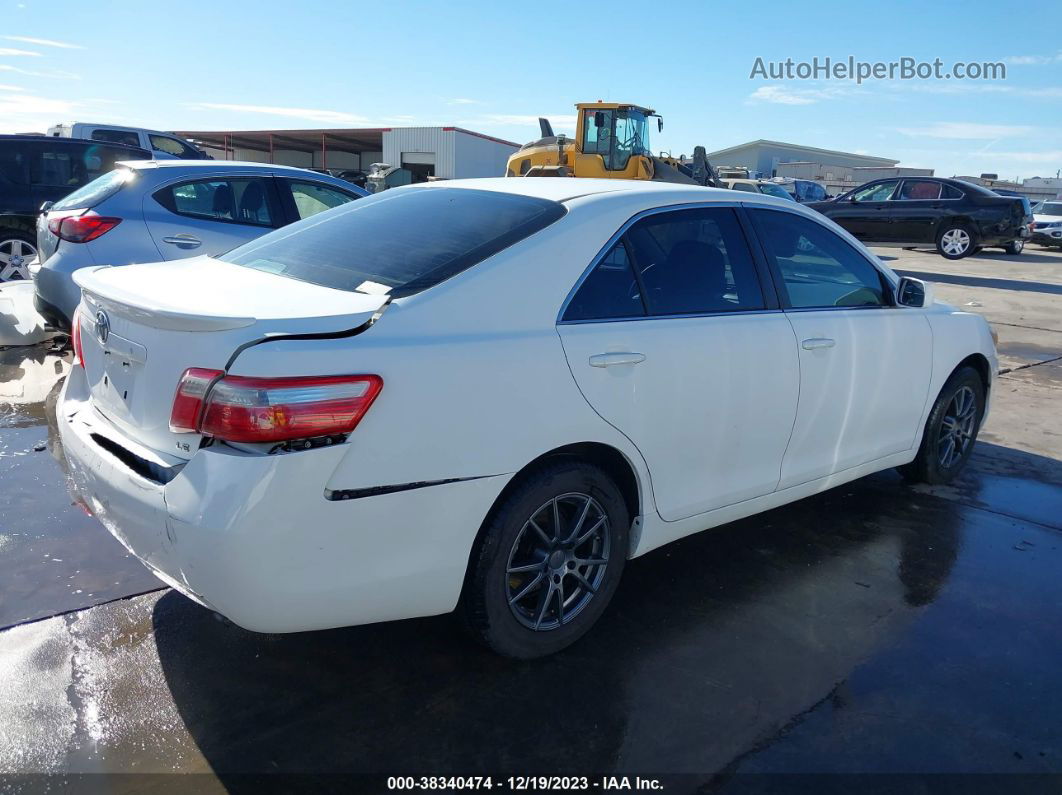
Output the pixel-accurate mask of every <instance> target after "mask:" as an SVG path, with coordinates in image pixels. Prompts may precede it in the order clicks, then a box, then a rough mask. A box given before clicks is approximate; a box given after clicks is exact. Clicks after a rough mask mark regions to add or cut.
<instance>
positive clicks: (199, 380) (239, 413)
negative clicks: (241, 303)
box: [170, 367, 383, 442]
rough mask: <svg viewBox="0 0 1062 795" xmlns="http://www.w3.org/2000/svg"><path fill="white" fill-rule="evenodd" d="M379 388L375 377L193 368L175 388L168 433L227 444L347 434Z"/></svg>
mask: <svg viewBox="0 0 1062 795" xmlns="http://www.w3.org/2000/svg"><path fill="white" fill-rule="evenodd" d="M382 388H383V379H382V378H380V376H378V375H330V376H310V377H296V378H249V377H246V376H237V375H228V376H226V375H224V374H223V373H222V372H221V371H220V370H206V369H203V368H198V367H192V368H189V369H188V370H185V371H184V374H183V375H182V376H181V380H180V383H178V385H177V393H176V395H175V396H174V400H173V411H172V412H171V414H170V430H171V431H173V432H174V433H189V432H198V433H202V434H206V435H208V436H214V437H217V438H218V439H225V440H227V441H230V442H283V441H288V440H291V439H308V438H313V437H317V436H333V435H337V434H346V433H350V432H351V431H353V430H354V428H355V427H357V425H358V423H359V422H361V418H362V417H364V416H365V412H366V411H368V410H369V407H370V406H371V405H372V402H373V401H374V400H375V399H376V396H377V395H378V394H379V393H380V390H381V389H382Z"/></svg>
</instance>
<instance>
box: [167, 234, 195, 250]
mask: <svg viewBox="0 0 1062 795" xmlns="http://www.w3.org/2000/svg"><path fill="white" fill-rule="evenodd" d="M162 242H163V243H171V244H172V245H174V246H179V247H180V248H196V247H197V246H201V245H203V241H202V240H200V239H199V238H198V237H193V236H192V235H174V236H173V237H164V238H162Z"/></svg>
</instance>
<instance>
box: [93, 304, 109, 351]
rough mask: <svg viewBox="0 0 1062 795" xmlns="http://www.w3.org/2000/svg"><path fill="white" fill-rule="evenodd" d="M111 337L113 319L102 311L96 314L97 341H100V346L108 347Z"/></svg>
mask: <svg viewBox="0 0 1062 795" xmlns="http://www.w3.org/2000/svg"><path fill="white" fill-rule="evenodd" d="M109 336H111V319H110V318H109V317H107V313H106V312H104V311H103V310H102V309H101V310H100V311H99V312H97V313H96V339H98V340H99V341H100V345H106V344H107V337H109Z"/></svg>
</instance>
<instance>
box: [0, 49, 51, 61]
mask: <svg viewBox="0 0 1062 795" xmlns="http://www.w3.org/2000/svg"><path fill="white" fill-rule="evenodd" d="M24 55H29V56H32V57H34V58H40V57H41V54H40V53H39V52H33V51H32V50H16V49H15V48H14V47H0V56H3V57H4V58H8V57H12V56H24Z"/></svg>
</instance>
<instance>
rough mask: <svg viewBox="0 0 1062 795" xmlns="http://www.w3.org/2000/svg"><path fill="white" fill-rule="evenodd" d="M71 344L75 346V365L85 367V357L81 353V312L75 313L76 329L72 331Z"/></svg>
mask: <svg viewBox="0 0 1062 795" xmlns="http://www.w3.org/2000/svg"><path fill="white" fill-rule="evenodd" d="M70 344H71V345H73V346H74V364H75V365H80V366H81V367H84V366H85V357H84V355H83V354H82V352H81V312H79V311H76V310H75V311H74V327H73V328H72V329H71V330H70Z"/></svg>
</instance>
